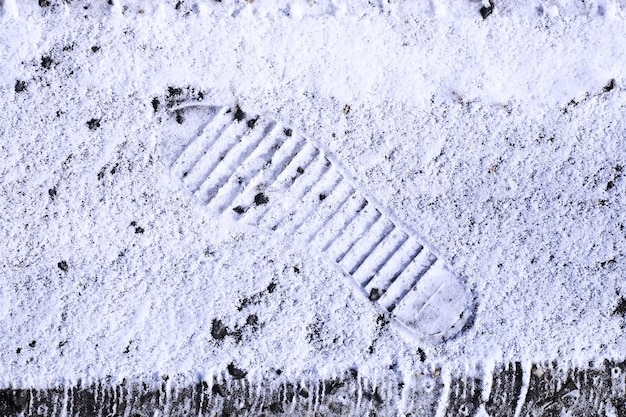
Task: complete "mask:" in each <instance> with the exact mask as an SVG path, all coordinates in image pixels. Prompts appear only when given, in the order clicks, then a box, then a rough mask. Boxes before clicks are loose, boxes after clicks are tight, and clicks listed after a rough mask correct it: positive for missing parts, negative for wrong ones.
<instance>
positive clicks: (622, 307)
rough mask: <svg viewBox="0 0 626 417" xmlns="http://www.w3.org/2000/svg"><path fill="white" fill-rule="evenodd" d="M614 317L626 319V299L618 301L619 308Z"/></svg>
mask: <svg viewBox="0 0 626 417" xmlns="http://www.w3.org/2000/svg"><path fill="white" fill-rule="evenodd" d="M611 314H612V315H613V316H615V315H618V316H622V317H626V298H624V297H620V299H619V300H618V301H617V306H616V307H615V309H614V310H613V312H612V313H611Z"/></svg>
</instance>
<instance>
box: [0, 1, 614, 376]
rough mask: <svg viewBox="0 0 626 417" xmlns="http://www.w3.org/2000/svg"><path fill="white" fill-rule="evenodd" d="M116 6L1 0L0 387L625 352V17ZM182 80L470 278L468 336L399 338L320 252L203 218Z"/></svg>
mask: <svg viewBox="0 0 626 417" xmlns="http://www.w3.org/2000/svg"><path fill="white" fill-rule="evenodd" d="M113 3H114V4H113V5H112V6H110V5H109V4H107V2H104V1H102V2H95V1H94V2H88V1H72V2H68V3H67V4H66V3H63V2H60V3H56V2H53V4H52V5H51V6H49V7H39V6H38V5H37V2H28V4H27V3H26V2H19V1H16V0H6V1H4V2H0V5H1V6H0V8H1V10H2V12H1V14H0V34H1V39H0V98H1V100H0V109H1V110H2V111H1V112H0V158H1V160H0V178H1V179H2V181H1V182H0V196H1V198H0V274H1V276H2V284H1V285H0V381H1V382H0V383H2V384H4V385H5V386H6V385H12V386H32V385H34V386H45V385H50V384H54V383H57V382H60V381H76V380H78V379H83V380H84V379H87V380H89V379H101V378H105V377H109V378H112V379H113V380H121V379H122V378H124V377H129V376H141V375H157V374H158V375H161V374H170V375H171V374H182V375H188V376H190V377H191V378H203V377H207V376H209V375H211V374H212V373H216V372H222V371H223V370H224V369H225V368H226V366H227V365H228V364H229V363H236V364H237V366H238V367H239V368H242V369H246V370H248V372H249V373H250V375H251V376H255V375H263V374H264V373H267V372H274V371H275V370H277V369H280V370H282V371H283V372H284V374H285V375H288V376H293V377H295V378H301V377H304V376H307V377H310V376H332V375H334V374H336V373H338V372H342V371H343V370H345V369H348V368H351V367H357V368H358V369H359V371H360V373H362V374H365V375H368V374H369V375H376V374H377V373H380V372H384V371H386V370H388V369H389V367H390V366H395V367H396V369H399V370H400V371H402V372H406V373H410V372H411V370H413V369H417V367H419V366H421V365H420V363H419V362H420V355H419V354H418V353H417V351H418V348H420V349H422V350H423V351H424V352H425V353H426V357H427V363H431V364H435V365H436V366H443V367H448V368H457V369H468V368H480V367H485V368H489V367H490V366H491V365H489V364H492V363H493V362H494V361H508V360H520V361H541V360H552V359H558V360H560V361H566V362H568V361H571V362H576V363H584V362H587V361H590V360H597V359H603V358H617V359H622V360H623V359H624V353H625V352H626V343H625V340H624V330H623V327H624V318H622V317H620V316H619V315H614V314H612V312H613V310H614V309H615V307H616V305H617V302H618V300H619V297H620V295H621V294H624V292H626V288H625V285H624V282H623V281H624V275H625V264H624V261H625V258H624V248H625V247H626V229H625V225H626V214H625V210H624V208H625V182H624V180H623V179H622V176H623V175H624V174H625V173H624V172H623V171H622V170H623V169H624V168H623V167H626V141H625V140H624V137H625V135H626V119H625V118H624V116H623V115H624V111H625V108H626V95H625V94H624V85H625V83H626V77H625V74H626V41H625V40H626V24H625V23H626V22H625V18H626V5H625V4H624V3H621V2H617V1H610V0H606V1H586V2H577V3H576V4H573V2H564V1H563V2H561V1H507V2H505V1H503V2H496V7H495V9H494V11H493V13H492V15H491V16H489V17H487V18H486V19H483V18H482V17H481V15H480V13H479V9H480V7H482V6H483V5H482V4H481V3H478V2H472V1H455V2H438V1H433V2H426V1H419V2H391V3H388V2H385V4H371V3H368V2H347V1H346V2H344V1H336V2H331V1H328V2H323V1H320V2H306V1H299V0H294V1H289V2H282V1H281V2H266V1H262V0H256V1H254V2H251V3H245V2H228V1H224V2H213V1H198V2H193V1H185V2H182V3H181V6H180V7H179V8H178V9H176V7H175V5H176V2H169V3H166V2H135V3H133V2H123V1H120V0H114V1H113ZM98 48H99V49H98ZM45 57H48V58H50V59H51V62H50V61H47V63H46V65H43V61H42V59H43V58H45ZM46 66H47V67H48V68H45V67H46ZM610 80H614V88H612V89H611V90H610V91H605V90H608V88H606V89H605V87H607V86H608V85H609V83H610ZM18 81H23V82H25V83H26V84H25V86H26V88H25V90H24V91H21V92H17V91H16V83H17V82H18ZM169 87H177V88H184V89H186V88H188V87H189V88H192V89H194V90H195V91H202V92H203V94H204V101H205V102H206V103H207V104H216V105H235V104H237V105H239V106H240V107H241V108H242V109H244V110H245V111H247V112H250V113H256V114H261V115H264V116H267V117H269V118H272V119H274V120H279V121H282V122H284V123H286V124H288V125H290V126H291V127H292V128H293V129H294V130H297V131H298V132H300V133H301V134H303V135H305V136H307V137H311V138H314V139H315V140H316V141H317V142H318V143H320V144H321V145H322V146H323V147H324V148H325V149H327V150H329V151H330V152H331V153H332V155H333V156H334V157H335V159H336V160H337V161H339V162H340V163H341V164H342V166H343V168H344V169H345V170H346V171H347V172H350V173H352V175H354V177H355V178H356V181H357V182H358V184H359V187H362V189H364V190H367V191H368V193H369V194H371V195H373V196H374V197H375V198H376V199H377V200H378V201H379V202H380V203H381V204H382V205H383V206H384V207H385V208H386V209H387V210H389V211H390V212H391V213H394V214H395V215H396V216H397V217H398V218H399V219H400V220H402V221H403V222H404V223H405V224H407V225H409V226H410V227H411V228H413V229H414V230H416V231H417V232H419V233H420V235H421V236H422V237H423V238H425V239H426V240H427V241H428V242H429V244H430V245H432V246H433V247H435V248H436V249H437V250H438V252H439V253H440V254H441V255H442V257H443V258H444V259H445V260H446V261H447V263H448V265H450V266H451V267H452V269H454V270H455V271H456V272H457V273H458V274H460V276H461V277H462V278H463V280H464V281H465V282H466V284H467V286H468V287H469V288H470V289H471V290H472V292H473V294H475V297H476V305H477V308H476V311H475V313H474V314H475V317H474V322H473V326H472V327H471V328H470V329H468V330H467V331H465V332H464V333H462V334H461V335H460V336H458V337H456V338H454V339H452V340H449V341H447V342H445V343H443V344H431V343H426V342H422V341H420V340H413V339H410V338H406V337H403V336H402V335H400V333H399V332H398V331H397V330H396V329H395V328H394V327H393V326H392V327H385V328H384V329H383V330H382V331H381V330H380V327H379V325H378V324H377V318H378V316H379V311H378V310H377V309H376V308H375V307H374V306H373V305H372V304H371V303H370V302H369V301H368V300H367V299H366V298H365V297H364V296H363V295H362V294H361V293H359V292H358V291H357V290H356V289H355V286H354V285H353V284H351V283H350V282H349V280H348V279H347V278H346V277H344V276H342V274H341V273H340V272H339V271H338V270H337V269H336V268H335V267H333V264H332V263H331V262H329V261H328V260H326V259H324V257H323V256H321V255H318V254H316V253H310V252H309V251H308V250H307V249H306V248H305V247H303V246H301V245H299V244H298V242H297V240H294V239H293V238H292V237H290V236H280V235H276V234H272V233H269V232H266V231H263V230H257V229H255V228H253V227H245V226H236V225H234V224H231V223H228V222H224V221H223V219H221V218H218V217H215V216H213V215H210V214H209V213H207V212H206V211H204V210H203V209H202V208H201V207H199V206H197V205H196V204H194V202H193V201H192V199H191V198H190V196H189V195H187V194H186V193H185V192H184V191H183V189H182V187H181V186H180V184H178V183H177V182H176V181H173V179H172V177H171V175H170V173H169V165H168V161H167V158H166V157H165V155H164V153H163V146H162V143H163V140H165V138H163V135H162V134H161V132H162V131H163V129H164V124H166V123H172V121H171V118H168V117H167V113H166V110H165V109H164V105H165V102H166V100H165V96H166V95H167V92H168V88H169ZM185 91H187V90H185ZM155 97H157V98H158V99H159V100H160V103H161V108H160V109H159V111H157V112H155V111H154V110H153V107H152V104H151V103H152V100H153V99H154V98H155ZM346 105H348V106H349V109H350V110H349V112H348V113H347V114H345V113H346V112H345V111H344V109H345V106H346ZM92 119H99V120H100V122H99V123H100V126H99V127H97V128H95V129H90V128H89V127H88V121H90V120H92ZM52 189H54V190H56V195H51V194H50V192H49V190H52ZM131 222H134V223H133V225H132V226H131ZM137 227H140V228H142V229H143V233H137V232H136V231H137ZM62 261H65V262H66V264H67V271H63V270H62V269H61V268H60V264H59V263H60V262H62ZM271 283H274V284H275V285H276V288H275V290H274V291H273V292H271V293H270V292H268V291H267V288H268V286H269V285H270V284H271ZM246 298H247V299H248V300H251V302H250V303H248V304H246V303H244V302H243V301H242V300H244V299H246ZM251 315H256V316H257V317H258V323H259V324H258V326H256V328H253V327H252V326H246V321H247V320H248V318H249V317H250V316H251ZM214 319H218V320H221V321H222V323H223V324H224V325H226V326H227V327H228V328H229V329H231V330H234V329H237V328H239V329H241V342H238V341H237V340H236V338H235V337H231V336H227V337H226V338H225V339H224V340H222V341H216V340H215V339H214V338H213V337H212V335H211V327H212V321H213V320H214ZM370 352H371V353H370Z"/></svg>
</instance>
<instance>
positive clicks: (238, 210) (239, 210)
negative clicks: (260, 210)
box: [233, 206, 247, 214]
mask: <svg viewBox="0 0 626 417" xmlns="http://www.w3.org/2000/svg"><path fill="white" fill-rule="evenodd" d="M246 210H247V209H246V208H245V207H242V206H237V207H234V208H233V211H234V212H235V213H237V214H243V213H245V212H246Z"/></svg>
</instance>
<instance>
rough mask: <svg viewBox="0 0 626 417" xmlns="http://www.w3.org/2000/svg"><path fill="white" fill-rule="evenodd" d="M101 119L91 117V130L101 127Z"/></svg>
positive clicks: (88, 125) (89, 126) (88, 124)
mask: <svg viewBox="0 0 626 417" xmlns="http://www.w3.org/2000/svg"><path fill="white" fill-rule="evenodd" d="M100 120H101V119H95V118H94V119H91V120H89V121H88V122H87V127H88V128H89V130H96V129H98V128H99V127H100Z"/></svg>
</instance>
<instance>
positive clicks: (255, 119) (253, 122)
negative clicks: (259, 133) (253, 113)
mask: <svg viewBox="0 0 626 417" xmlns="http://www.w3.org/2000/svg"><path fill="white" fill-rule="evenodd" d="M257 120H259V118H258V117H256V118H254V119H250V120H248V127H249V128H250V129H253V128H254V125H256V122H257Z"/></svg>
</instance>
